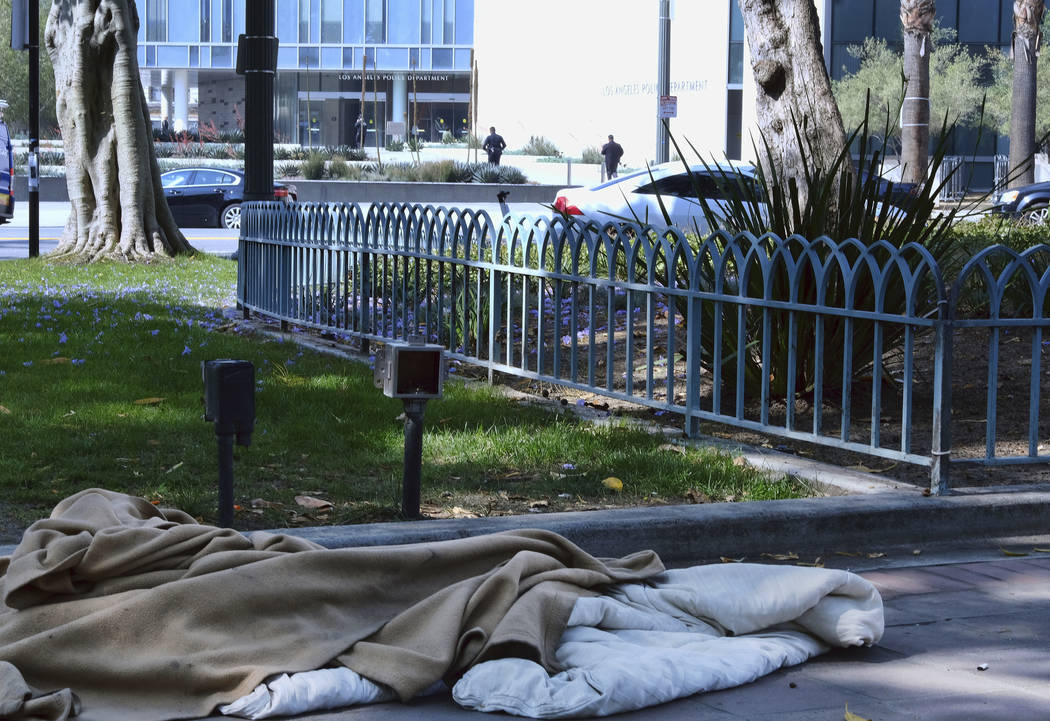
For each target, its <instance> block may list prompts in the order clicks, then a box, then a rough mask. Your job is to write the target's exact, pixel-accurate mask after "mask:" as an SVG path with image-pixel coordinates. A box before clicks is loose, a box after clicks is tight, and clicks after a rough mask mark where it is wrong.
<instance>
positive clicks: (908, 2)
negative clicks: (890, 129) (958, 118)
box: [901, 0, 937, 183]
mask: <svg viewBox="0 0 1050 721" xmlns="http://www.w3.org/2000/svg"><path fill="white" fill-rule="evenodd" d="M936 16H937V7H936V3H935V2H934V0H901V28H902V29H903V31H904V78H905V81H906V82H907V87H906V88H905V91H904V103H903V105H901V165H902V166H903V171H902V173H901V180H902V181H903V182H905V183H921V182H922V181H923V180H924V179H925V178H926V170H927V167H928V165H929V162H930V159H929V155H930V50H931V48H930V33H931V32H932V31H933V21H934V18H935V17H936Z"/></svg>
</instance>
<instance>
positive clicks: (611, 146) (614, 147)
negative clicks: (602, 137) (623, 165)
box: [602, 135, 623, 178]
mask: <svg viewBox="0 0 1050 721" xmlns="http://www.w3.org/2000/svg"><path fill="white" fill-rule="evenodd" d="M602 155H604V156H605V174H606V176H607V177H609V178H615V177H616V168H617V166H618V165H619V164H620V158H622V157H623V146H621V145H620V144H619V143H617V142H616V141H615V140H613V136H611V135H610V136H609V142H608V143H606V144H605V145H603V146H602Z"/></svg>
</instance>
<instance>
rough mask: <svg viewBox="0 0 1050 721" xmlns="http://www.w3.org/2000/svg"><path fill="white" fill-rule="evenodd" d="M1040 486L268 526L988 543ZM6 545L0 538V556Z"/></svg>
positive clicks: (705, 557)
mask: <svg viewBox="0 0 1050 721" xmlns="http://www.w3.org/2000/svg"><path fill="white" fill-rule="evenodd" d="M1048 519H1050V489H1046V490H1037V491H1016V492H1010V493H975V494H971V495H959V496H941V497H936V496H931V497H925V496H923V495H922V494H921V493H919V492H912V493H901V494H899V495H894V494H886V493H883V494H877V495H864V496H860V495H857V496H836V497H826V498H806V499H791V500H783V501H749V502H746V503H713V504H703V505H689V506H651V507H645V508H624V509H615V510H607V511H573V512H569V513H543V514H530V515H524V516H501V517H497V518H470V519H444V520H429V521H405V522H396V523H372V524H361V525H354V526H314V527H309V528H285V529H274V532H276V533H286V534H289V535H292V536H297V537H300V538H306V539H308V540H311V541H314V542H315V543H318V544H320V545H322V546H325V547H326V548H349V547H368V546H385V545H399V544H412V543H432V542H435V541H447V540H453V539H457V538H468V537H474V536H482V535H486V534H490V533H498V532H500V531H510V530H521V529H528V528H540V529H545V530H548V531H554V532H555V533H559V534H561V535H563V536H565V537H566V538H568V539H569V540H571V541H573V542H574V543H576V544H577V545H579V546H580V547H581V548H583V549H585V550H586V551H588V552H590V553H592V554H594V555H596V556H601V557H619V556H625V555H628V554H630V553H634V552H636V551H640V550H643V549H652V550H654V551H656V552H657V553H658V554H659V555H660V557H661V558H662V559H663V560H664V563H666V564H667V565H668V566H682V565H693V564H696V563H702V562H710V561H718V560H719V559H720V558H722V557H729V558H737V559H739V558H745V557H746V558H749V559H752V560H759V559H760V558H761V555H762V554H763V553H770V554H781V553H787V552H789V551H790V552H794V553H797V554H799V556H800V557H802V558H804V559H805V558H815V557H816V556H827V555H830V554H833V553H835V552H857V551H865V552H871V551H883V552H885V551H887V550H891V549H895V548H897V549H899V548H902V547H908V548H912V547H921V546H930V545H938V544H941V545H945V544H947V545H949V546H951V547H952V548H956V547H958V548H963V547H967V546H973V545H979V546H982V547H988V548H992V547H995V546H998V545H1002V543H1003V540H1002V539H1011V538H1018V537H1045V536H1047V535H1050V520H1048ZM13 548H14V547H13V546H6V547H0V555H7V554H10V553H11V551H12V550H13Z"/></svg>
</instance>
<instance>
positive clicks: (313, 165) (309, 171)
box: [302, 153, 325, 180]
mask: <svg viewBox="0 0 1050 721" xmlns="http://www.w3.org/2000/svg"><path fill="white" fill-rule="evenodd" d="M324 171H325V159H324V156H323V155H322V154H321V153H310V154H309V155H308V156H307V158H306V160H304V161H303V166H302V172H303V177H304V178H306V179H307V180H321V179H322V178H323V177H324Z"/></svg>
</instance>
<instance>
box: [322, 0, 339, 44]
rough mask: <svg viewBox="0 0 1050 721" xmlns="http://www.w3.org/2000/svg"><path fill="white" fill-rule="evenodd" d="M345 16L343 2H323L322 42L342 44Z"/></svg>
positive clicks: (326, 0)
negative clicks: (342, 22)
mask: <svg viewBox="0 0 1050 721" xmlns="http://www.w3.org/2000/svg"><path fill="white" fill-rule="evenodd" d="M342 14H343V2H342V0H321V42H322V43H339V42H342V38H343V28H342V27H340V25H341V21H342Z"/></svg>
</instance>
